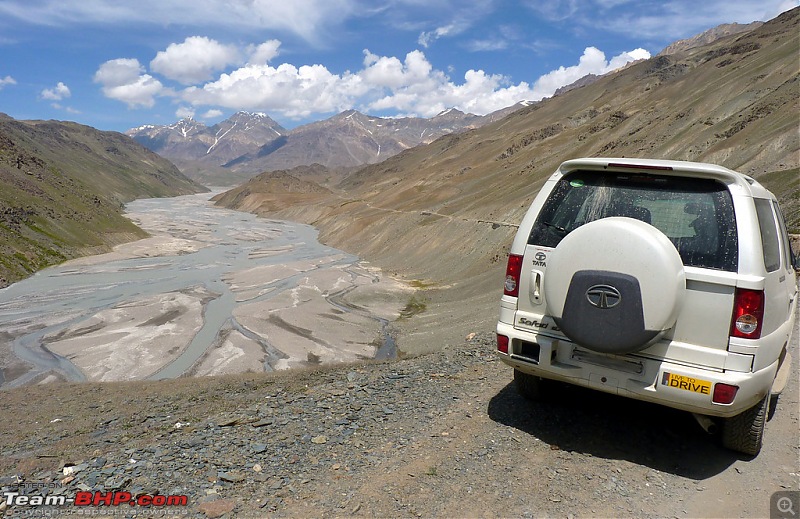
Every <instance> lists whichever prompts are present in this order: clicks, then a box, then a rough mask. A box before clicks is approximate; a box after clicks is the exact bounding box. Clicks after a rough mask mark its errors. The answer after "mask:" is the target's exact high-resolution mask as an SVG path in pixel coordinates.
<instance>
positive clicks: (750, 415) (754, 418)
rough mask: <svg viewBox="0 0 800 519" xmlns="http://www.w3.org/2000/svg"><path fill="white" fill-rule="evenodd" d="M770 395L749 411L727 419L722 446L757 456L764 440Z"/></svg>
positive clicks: (724, 423)
mask: <svg viewBox="0 0 800 519" xmlns="http://www.w3.org/2000/svg"><path fill="white" fill-rule="evenodd" d="M769 403H770V394H769V393H767V396H765V397H764V399H763V400H761V402H759V403H758V404H756V405H755V406H753V407H751V408H750V409H748V410H747V411H745V412H743V413H741V414H737V415H736V416H732V417H730V418H727V419H725V421H724V422H723V424H722V445H723V446H724V447H725V448H727V449H731V450H734V451H737V452H741V453H744V454H747V455H749V456H755V455H756V454H758V453H759V451H760V450H761V445H762V444H763V440H764V426H765V424H766V422H767V411H768V410H769Z"/></svg>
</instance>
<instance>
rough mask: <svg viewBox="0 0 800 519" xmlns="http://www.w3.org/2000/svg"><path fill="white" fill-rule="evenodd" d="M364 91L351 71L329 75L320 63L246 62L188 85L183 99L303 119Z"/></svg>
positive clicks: (333, 108)
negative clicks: (211, 79) (200, 83)
mask: <svg viewBox="0 0 800 519" xmlns="http://www.w3.org/2000/svg"><path fill="white" fill-rule="evenodd" d="M364 93H365V89H364V88H363V85H362V81H361V79H360V78H359V77H357V76H354V75H352V74H347V73H346V74H344V75H341V76H339V75H336V74H332V73H331V72H330V71H328V69H326V68H325V67H323V66H322V65H311V66H302V67H299V68H298V67H295V66H294V65H290V64H288V63H284V64H282V65H279V66H278V67H272V66H269V65H254V64H248V65H245V66H244V67H241V68H239V69H237V70H235V71H233V72H231V73H229V74H222V75H221V76H220V77H219V79H218V80H217V81H214V82H211V83H207V84H205V85H204V86H203V87H189V88H187V89H185V90H184V91H183V92H182V93H181V97H182V98H183V100H184V101H187V102H189V103H192V104H193V105H195V106H198V105H211V106H222V107H225V108H232V109H235V110H264V111H274V112H279V113H282V114H283V115H286V116H288V117H293V118H303V117H308V116H310V115H311V114H315V113H329V112H332V111H337V110H345V109H347V108H349V107H351V106H353V103H354V100H355V99H356V98H357V97H358V96H360V95H363V94H364Z"/></svg>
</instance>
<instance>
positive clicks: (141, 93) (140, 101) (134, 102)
mask: <svg viewBox="0 0 800 519" xmlns="http://www.w3.org/2000/svg"><path fill="white" fill-rule="evenodd" d="M143 72H144V67H142V65H141V64H139V60H137V59H125V58H120V59H112V60H109V61H106V62H105V63H103V64H102V65H100V68H98V69H97V72H95V74H94V82H95V83H100V84H101V85H102V90H103V94H104V95H105V96H106V97H109V98H111V99H116V100H118V101H122V102H123V103H125V104H127V105H128V108H136V107H147V108H151V107H153V106H154V105H155V96H157V95H168V93H169V92H168V91H167V90H166V89H165V88H164V85H162V84H161V82H160V81H159V80H157V79H155V78H154V77H153V76H151V75H149V74H144V73H143Z"/></svg>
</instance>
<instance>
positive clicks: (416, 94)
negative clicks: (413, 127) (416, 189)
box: [95, 37, 649, 119]
mask: <svg viewBox="0 0 800 519" xmlns="http://www.w3.org/2000/svg"><path fill="white" fill-rule="evenodd" d="M280 45H281V42H280V41H278V40H269V41H266V42H264V43H261V44H259V45H250V46H246V47H245V46H243V47H242V48H241V50H238V49H236V48H233V47H231V46H225V45H222V44H220V43H219V42H216V41H214V40H210V39H208V38H200V37H191V38H187V39H186V40H185V41H184V43H182V44H173V45H170V46H169V47H168V49H167V50H166V51H163V52H160V53H159V55H158V56H157V57H156V59H154V60H153V61H152V63H151V65H152V69H153V72H154V73H162V74H165V75H166V76H167V77H168V78H171V79H176V78H177V79H180V80H182V81H188V80H189V79H190V78H192V77H195V78H199V77H206V76H207V75H209V74H211V71H212V70H214V69H215V68H218V67H224V66H226V64H229V63H230V61H231V60H232V59H233V57H234V56H235V55H248V56H249V58H248V60H247V62H246V64H245V65H243V66H240V67H239V68H236V69H234V70H232V71H230V72H227V73H222V74H220V75H219V76H218V77H217V78H216V79H215V80H213V81H208V82H206V83H205V84H195V85H192V86H189V87H187V88H185V89H183V90H182V91H179V92H173V91H172V90H170V89H168V88H166V87H165V86H164V85H162V83H161V82H160V81H159V80H158V79H156V78H154V77H153V76H151V75H150V74H147V73H146V71H145V69H144V67H143V66H142V65H141V64H140V63H139V62H138V61H137V60H135V59H117V60H111V61H107V62H106V63H104V64H103V65H101V66H100V68H99V69H98V71H97V73H96V74H95V82H97V83H100V84H101V85H102V89H103V93H104V94H105V95H106V96H107V97H110V98H113V99H118V100H120V101H122V102H124V103H126V104H127V105H128V106H129V107H130V108H135V107H152V106H154V104H155V98H156V97H158V96H175V97H178V98H179V99H180V100H181V101H182V102H183V103H184V104H183V105H182V106H181V107H180V108H178V111H177V112H176V114H177V115H178V116H179V117H187V116H191V117H194V115H195V113H196V112H197V111H198V110H199V108H200V107H208V109H207V112H206V115H204V116H203V118H213V117H218V116H219V115H221V112H220V111H219V108H227V109H232V110H253V111H265V112H270V113H275V114H279V115H281V116H284V117H288V118H292V119H304V118H309V117H311V116H314V115H319V114H329V113H332V112H336V111H342V110H346V109H350V108H358V109H360V110H363V111H368V112H372V113H375V112H384V111H385V112H390V113H404V114H409V115H412V114H414V115H420V116H424V117H430V116H433V115H436V114H437V113H439V112H441V111H442V110H444V109H445V108H450V107H456V108H458V109H460V110H463V111H466V112H472V113H476V114H486V113H489V112H492V111H494V110H499V109H501V108H505V107H507V106H510V105H513V104H514V103H516V102H519V101H521V100H533V101H536V100H539V99H542V98H543V97H546V96H550V95H552V94H553V93H554V92H555V90H556V89H557V88H559V87H561V86H564V85H567V84H569V83H572V82H573V81H575V80H577V79H579V78H581V77H583V76H585V75H586V74H598V75H600V74H605V73H607V72H609V71H611V70H615V69H617V68H619V67H621V66H624V65H625V64H626V63H628V62H630V61H633V60H636V59H642V58H647V57H649V53H648V52H647V51H645V50H644V49H635V50H632V51H628V52H623V53H621V54H619V55H617V56H614V57H613V58H611V59H610V60H607V59H606V56H605V54H604V53H603V52H602V51H600V50H598V49H597V48H595V47H587V48H586V50H585V51H584V53H583V55H582V56H581V57H580V59H579V61H578V64H577V65H573V66H570V67H560V68H558V69H556V70H553V71H551V72H549V73H548V74H545V75H544V76H542V77H541V78H540V79H539V80H538V81H536V83H534V84H533V85H531V84H529V83H527V82H519V83H517V84H514V83H512V82H511V80H510V78H508V77H505V76H502V75H493V74H487V73H486V72H484V71H483V70H469V71H467V72H466V73H465V74H464V76H463V81H461V82H457V81H453V80H451V78H450V77H449V76H448V75H447V74H446V73H445V72H443V71H442V70H438V69H436V68H434V67H433V65H432V64H431V63H430V62H429V61H428V59H427V57H426V56H425V54H424V53H423V52H422V51H420V50H414V51H412V52H409V53H408V54H406V55H405V57H404V58H403V59H402V60H401V59H400V58H397V57H395V56H379V55H377V54H373V53H372V52H370V51H369V50H368V49H365V50H364V51H363V53H364V57H363V68H362V69H361V70H359V71H357V72H349V71H347V72H344V73H342V74H335V73H333V72H331V71H330V70H328V69H327V68H326V67H324V66H323V65H304V66H300V67H297V66H295V65H293V64H290V63H283V64H280V65H271V64H269V63H270V61H271V60H273V59H274V58H275V57H276V56H277V55H278V50H279V48H280ZM204 50H205V51H206V52H203V51H204ZM202 55H205V61H203V58H202ZM193 57H194V59H193ZM185 61H189V62H191V63H190V64H189V65H184V64H182V63H183V62H185ZM195 82H196V83H200V81H195Z"/></svg>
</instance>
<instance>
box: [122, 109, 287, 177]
mask: <svg viewBox="0 0 800 519" xmlns="http://www.w3.org/2000/svg"><path fill="white" fill-rule="evenodd" d="M287 133H288V131H287V130H286V129H285V128H283V127H282V126H281V125H279V124H278V123H276V122H275V121H273V120H272V119H271V118H270V117H269V116H268V115H266V114H263V113H249V112H237V113H235V114H234V115H233V116H231V117H230V118H228V119H226V120H224V121H222V122H221V123H219V124H215V125H213V126H206V125H205V124H203V123H201V122H198V121H195V120H194V119H192V118H191V117H187V118H185V119H181V120H180V121H178V122H176V123H174V124H170V125H166V126H154V125H147V126H140V127H138V128H132V129H130V130H128V131H126V132H125V134H126V135H128V136H129V137H132V138H133V139H134V140H135V141H136V142H138V143H139V144H142V145H143V146H145V147H146V148H148V149H150V150H153V151H155V152H156V153H158V154H159V155H161V156H162V157H166V158H168V159H170V160H177V161H197V162H199V163H201V164H203V165H206V166H222V165H223V164H225V163H227V162H230V161H232V160H234V159H236V158H238V157H241V156H242V155H245V154H248V153H252V152H255V151H257V150H258V149H259V148H261V147H262V146H264V145H266V144H269V143H271V142H273V141H275V140H278V139H281V138H282V137H284V136H285V135H286V134H287Z"/></svg>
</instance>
